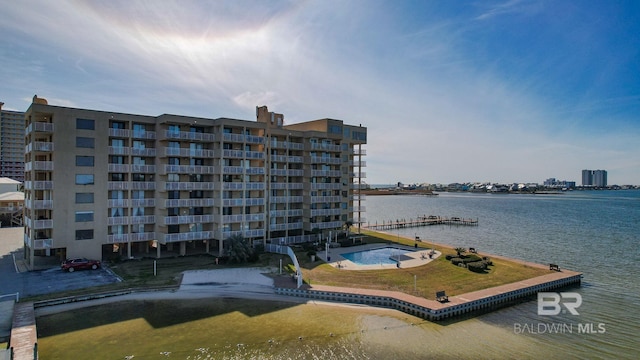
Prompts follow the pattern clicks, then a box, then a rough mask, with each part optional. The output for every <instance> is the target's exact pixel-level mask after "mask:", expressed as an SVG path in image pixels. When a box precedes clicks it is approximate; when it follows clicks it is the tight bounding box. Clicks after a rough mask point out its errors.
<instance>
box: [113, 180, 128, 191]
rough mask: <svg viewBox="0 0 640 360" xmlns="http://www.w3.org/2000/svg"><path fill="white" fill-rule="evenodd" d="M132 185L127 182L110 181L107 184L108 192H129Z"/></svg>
mask: <svg viewBox="0 0 640 360" xmlns="http://www.w3.org/2000/svg"><path fill="white" fill-rule="evenodd" d="M130 188H131V183H130V182H127V181H109V182H108V183H107V189H108V190H129V189H130Z"/></svg>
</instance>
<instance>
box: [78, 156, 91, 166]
mask: <svg viewBox="0 0 640 360" xmlns="http://www.w3.org/2000/svg"><path fill="white" fill-rule="evenodd" d="M76 166H93V156H80V155H76Z"/></svg>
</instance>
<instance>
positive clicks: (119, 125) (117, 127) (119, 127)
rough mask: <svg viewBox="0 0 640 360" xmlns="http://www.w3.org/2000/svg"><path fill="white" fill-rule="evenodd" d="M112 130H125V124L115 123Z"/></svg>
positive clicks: (112, 124)
mask: <svg viewBox="0 0 640 360" xmlns="http://www.w3.org/2000/svg"><path fill="white" fill-rule="evenodd" d="M111 128H112V129H124V122H122V121H114V122H112V123H111Z"/></svg>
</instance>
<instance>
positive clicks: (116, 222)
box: [107, 216, 131, 225]
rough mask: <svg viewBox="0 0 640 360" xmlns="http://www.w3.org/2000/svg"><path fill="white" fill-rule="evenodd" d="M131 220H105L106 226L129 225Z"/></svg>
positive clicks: (109, 218) (111, 218)
mask: <svg viewBox="0 0 640 360" xmlns="http://www.w3.org/2000/svg"><path fill="white" fill-rule="evenodd" d="M130 223H131V218H130V217H128V216H110V217H108V218H107V225H129V224H130Z"/></svg>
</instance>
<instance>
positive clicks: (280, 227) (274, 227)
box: [269, 221, 304, 231]
mask: <svg viewBox="0 0 640 360" xmlns="http://www.w3.org/2000/svg"><path fill="white" fill-rule="evenodd" d="M303 225H304V224H303V223H302V221H299V222H292V223H285V224H271V225H269V230H270V231H285V230H297V229H302V227H303Z"/></svg>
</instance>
